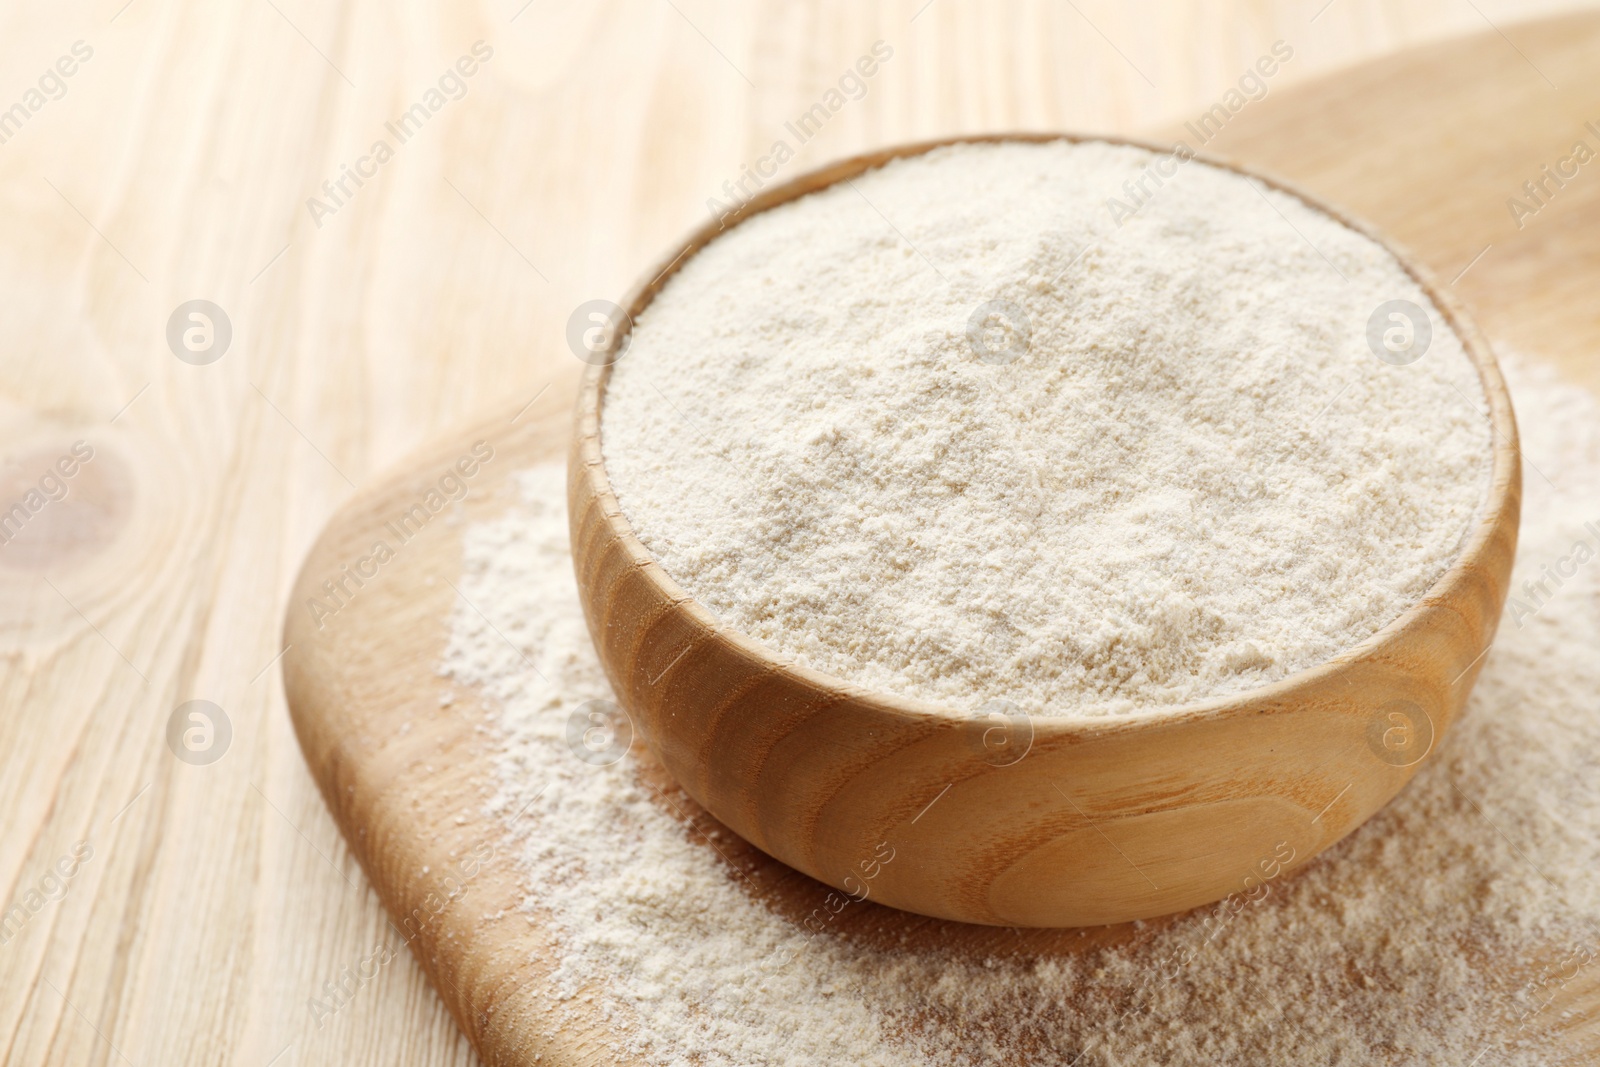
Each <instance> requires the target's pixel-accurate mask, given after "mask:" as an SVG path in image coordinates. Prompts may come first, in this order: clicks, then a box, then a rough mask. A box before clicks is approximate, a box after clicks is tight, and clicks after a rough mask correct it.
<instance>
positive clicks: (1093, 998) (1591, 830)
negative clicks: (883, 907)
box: [444, 363, 1600, 1067]
mask: <svg viewBox="0 0 1600 1067" xmlns="http://www.w3.org/2000/svg"><path fill="white" fill-rule="evenodd" d="M1507 371H1508V373H1510V375H1511V378H1512V385H1513V392H1514V395H1515V397H1516V399H1517V403H1518V407H1519V411H1520V413H1521V416H1522V425H1523V427H1524V433H1525V437H1524V451H1525V454H1526V456H1527V458H1528V460H1529V462H1530V463H1531V464H1534V465H1536V466H1537V470H1538V471H1541V472H1543V474H1539V473H1535V471H1534V470H1533V469H1532V468H1531V467H1530V469H1529V470H1528V471H1527V477H1526V479H1525V484H1526V502H1525V510H1524V520H1523V526H1522V538H1521V547H1520V550H1519V557H1518V562H1517V572H1516V577H1515V583H1516V590H1521V588H1522V583H1523V582H1524V581H1525V580H1528V579H1533V580H1537V579H1538V578H1539V577H1540V576H1541V573H1542V571H1541V568H1542V567H1546V566H1549V567H1552V568H1554V567H1555V565H1556V564H1557V562H1558V561H1560V560H1562V559H1563V558H1565V559H1567V560H1569V561H1571V560H1573V559H1575V558H1577V557H1578V556H1582V557H1583V560H1582V562H1580V563H1578V565H1577V569H1576V573H1575V574H1574V575H1573V576H1572V577H1570V578H1566V579H1564V580H1563V582H1562V584H1561V586H1560V587H1559V588H1558V589H1554V590H1553V595H1551V596H1549V597H1548V598H1542V599H1543V600H1544V602H1543V604H1542V606H1540V607H1538V610H1536V611H1531V612H1527V611H1521V610H1516V612H1515V617H1513V614H1512V612H1509V611H1508V613H1507V616H1506V618H1505V619H1504V620H1503V622H1502V625H1501V632H1500V636H1499V639H1498V641H1497V643H1496V645H1495V646H1494V649H1493V651H1492V652H1491V653H1490V655H1489V657H1488V660H1487V662H1486V666H1485V668H1484V671H1483V675H1482V677H1481V680H1480V681H1479V682H1478V685H1477V687H1476V689H1475V691H1474V693H1473V696H1472V699H1471V702H1470V704H1469V706H1468V709H1467V713H1466V715H1465V716H1464V718H1463V719H1462V720H1461V722H1460V723H1459V725H1458V726H1457V727H1456V728H1455V729H1454V730H1453V731H1452V733H1451V734H1450V735H1449V736H1448V737H1447V738H1446V739H1445V740H1444V742H1443V743H1442V745H1441V747H1440V748H1439V750H1437V751H1436V752H1434V753H1433V754H1432V755H1430V756H1429V757H1428V759H1427V762H1426V763H1425V764H1424V766H1423V767H1422V768H1421V770H1420V772H1419V773H1418V775H1417V777H1416V778H1415V780H1414V781H1413V782H1412V783H1411V785H1409V786H1408V787H1407V788H1406V789H1405V790H1404V791H1403V792H1402V793H1401V795H1400V796H1399V797H1398V798H1397V799H1396V800H1395V802H1394V803H1392V804H1391V805H1389V806H1388V807H1387V808H1386V809H1384V811H1383V812H1381V813H1380V814H1379V815H1378V816H1377V817H1376V818H1374V819H1373V820H1372V821H1371V822H1369V823H1368V824H1367V825H1366V826H1364V827H1362V828H1361V829H1359V830H1358V831H1356V832H1355V833H1354V834H1353V835H1351V837H1349V838H1348V839H1347V840H1346V841H1344V842H1343V843H1341V844H1340V845H1338V846H1336V847H1335V848H1333V849H1332V850H1330V851H1329V852H1328V853H1325V854H1324V855H1323V856H1321V857H1318V858H1317V859H1316V860H1314V861H1311V862H1310V863H1309V864H1307V865H1306V866H1305V867H1304V868H1303V869H1301V868H1298V867H1297V868H1295V869H1293V870H1291V872H1290V873H1289V874H1288V875H1285V876H1280V877H1279V878H1277V879H1276V880H1275V881H1273V882H1269V883H1268V886H1269V888H1270V892H1269V893H1268V895H1267V896H1266V897H1265V898H1264V899H1261V900H1259V901H1258V902H1252V901H1244V902H1243V903H1242V906H1241V903H1240V901H1239V899H1238V898H1235V900H1234V903H1233V905H1230V907H1229V910H1228V912H1227V914H1228V915H1229V916H1231V917H1230V918H1229V919H1228V920H1227V921H1225V922H1221V923H1219V922H1217V921H1216V920H1215V917H1214V913H1213V911H1212V909H1202V910H1200V911H1197V912H1191V913H1188V914H1186V915H1184V916H1182V917H1180V918H1178V919H1177V920H1175V921H1173V922H1171V923H1170V924H1167V923H1151V924H1146V925H1144V926H1143V928H1142V929H1140V930H1138V931H1137V932H1136V933H1135V934H1134V937H1133V940H1132V942H1131V943H1130V944H1127V945H1124V946H1122V947H1118V948H1101V949H1083V950H1080V951H1078V952H1073V953H1066V952H1062V951H1060V950H1059V948H1058V949H1057V950H1053V951H1051V950H1046V949H1045V948H1044V947H1041V946H1043V945H1044V943H1045V942H1051V943H1054V944H1057V945H1058V946H1059V944H1060V942H1061V941H1062V940H1064V939H1067V938H1072V937H1075V936H1076V935H1075V934H1071V933H1068V934H1065V935H1063V934H1048V933H1047V934H1040V933H1032V934H1030V933H1026V932H1024V933H1023V934H1021V935H1012V934H1010V933H1009V932H1006V931H999V932H997V934H996V937H997V940H996V941H994V942H993V943H994V944H997V945H999V946H1001V948H1002V949H1004V952H1000V951H997V952H996V953H995V954H994V956H993V958H978V957H974V956H973V955H963V954H958V953H956V952H953V951H950V950H948V949H940V948H937V947H935V948H926V947H921V948H912V947H904V948H899V949H887V948H882V947H872V946H871V945H869V944H867V943H866V942H865V941H863V940H862V939H861V937H860V936H859V926H852V925H851V922H852V921H853V919H861V918H864V917H870V915H871V913H872V911H873V910H874V909H875V907H876V906H875V905H872V904H851V905H848V907H847V909H846V912H845V914H844V915H841V916H840V917H839V918H838V920H836V921H832V922H830V923H829V924H826V925H825V926H824V929H823V932H822V933H821V934H820V935H818V936H815V937H810V936H809V935H808V934H807V932H806V931H805V930H804V929H802V928H801V927H800V926H799V925H797V922H796V919H795V918H793V917H789V916H787V915H786V914H779V913H778V912H776V911H775V910H773V909H772V908H771V907H769V906H768V905H767V904H766V903H764V902H763V901H764V899H765V898H764V897H762V898H758V897H757V896H756V895H754V894H752V893H751V892H750V891H749V890H748V888H747V887H748V885H749V881H748V879H750V878H751V877H757V878H761V877H765V878H768V879H770V877H771V874H772V869H773V868H774V867H775V866H776V865H772V864H768V865H765V874H763V873H762V871H761V870H755V871H754V872H753V873H752V872H751V870H748V869H746V868H748V867H749V865H748V864H743V865H741V867H740V869H735V868H734V867H733V866H730V864H729V863H728V862H727V861H725V860H724V858H723V856H724V854H727V855H733V856H738V855H741V854H742V853H740V852H739V850H738V849H737V848H736V847H735V844H734V842H733V841H732V839H731V835H730V836H729V837H726V838H724V839H723V840H722V841H720V842H714V841H708V840H707V839H706V838H705V837H704V836H702V835H701V833H700V832H699V831H697V830H695V829H692V828H691V827H690V826H689V825H687V824H686V822H685V820H684V817H683V816H684V813H686V812H689V811H696V812H698V809H696V808H694V805H693V804H692V802H690V801H689V800H688V799H687V798H685V797H684V796H683V795H682V794H681V793H677V792H675V791H674V792H668V793H665V794H658V792H657V789H656V787H655V786H653V785H651V784H650V782H651V780H652V778H654V779H656V780H659V778H660V773H661V772H660V769H659V767H658V766H657V765H656V764H655V763H654V761H653V760H652V759H651V758H650V757H649V756H648V754H647V753H646V752H645V750H644V749H643V747H642V745H641V744H639V743H638V742H637V741H636V742H635V744H634V748H633V750H632V751H631V752H630V753H629V754H628V755H627V756H625V757H624V758H622V759H621V760H620V762H617V763H615V764H614V765H612V766H607V767H595V766H590V765H588V764H587V763H585V762H583V761H582V760H580V759H578V758H577V757H576V756H575V755H574V753H573V751H572V750H571V749H570V748H569V747H568V744H567V740H566V731H567V721H568V717H569V715H570V714H571V713H572V711H573V710H574V709H576V708H577V707H579V706H580V705H581V704H583V703H584V702H585V701H587V700H591V699H606V698H609V697H610V696H611V694H610V691H609V689H608V687H607V685H606V682H605V680H604V677H603V675H602V673H601V670H600V667H599V665H598V663H597V661H596V659H595V656H594V653H593V651H592V646H591V644H590V642H589V638H588V634H587V631H586V629H585V626H584V622H583V618H582V613H581V610H580V608H579V605H578V601H577V593H576V589H575V587H574V582H573V577H572V564H571V559H570V557H569V555H568V548H567V526H566V518H565V514H564V511H565V506H564V500H565V488H564V473H563V467H562V465H560V464H555V463H552V464H550V465H547V466H542V467H538V468H535V469H533V470H530V471H528V472H526V473H525V474H524V475H523V476H522V495H523V501H522V503H521V505H520V506H519V507H517V508H516V509H514V510H513V511H511V512H510V513H509V514H507V515H506V516H505V517H503V518H501V519H499V520H497V521H494V522H490V523H485V524H482V525H479V526H476V527H473V528H472V529H471V530H469V532H468V535H467V538H466V552H465V564H466V565H465V575H464V576H463V578H462V592H463V593H464V594H465V599H466V600H469V601H470V602H471V603H472V604H474V605H476V606H477V607H479V608H482V609H483V611H484V612H486V613H487V615H488V617H489V618H490V619H492V620H493V622H494V626H496V627H498V631H496V630H494V629H491V628H490V626H489V625H488V624H487V623H486V622H485V620H484V619H483V618H482V617H480V616H479V615H478V614H477V612H476V611H475V610H472V609H468V608H466V607H462V608H460V609H459V610H458V611H457V613H456V615H455V616H454V618H453V622H452V625H453V632H452V637H451V639H450V644H449V649H448V653H447V662H446V665H445V667H444V670H445V673H447V674H448V675H449V676H451V677H452V678H453V679H455V680H456V681H457V682H458V683H459V684H461V685H464V686H470V687H472V688H474V689H476V690H478V691H479V692H481V693H482V694H483V696H484V699H485V702H486V704H487V706H489V707H490V708H491V709H492V710H491V718H492V728H493V730H494V732H495V734H496V735H497V736H498V738H499V741H498V749H497V751H498V755H497V757H496V762H497V772H498V794H497V796H496V797H495V798H494V800H493V802H492V805H491V810H492V812H493V814H494V815H495V816H496V817H498V818H500V819H501V820H505V821H511V817H512V816H513V815H514V814H515V813H517V812H518V811H519V810H520V809H522V808H523V806H524V805H528V807H527V810H526V811H525V812H524V813H523V814H521V816H520V817H519V818H517V819H516V820H515V821H514V823H513V832H514V833H515V834H517V835H518V841H519V845H518V846H517V856H518V861H519V863H520V864H521V866H522V869H523V871H524V873H525V877H526V887H527V898H526V903H525V911H526V914H527V917H528V919H529V921H530V923H534V924H537V925H539V926H540V927H543V928H545V929H546V930H548V931H550V932H552V933H553V934H554V936H555V938H556V940H557V941H558V943H559V946H560V949H559V965H558V966H557V968H556V971H555V974H554V976H553V977H552V979H551V980H550V988H549V990H548V991H547V995H548V996H549V997H550V998H551V1000H552V1002H553V1004H554V1008H553V1010H552V1014H551V1017H550V1020H549V1025H550V1027H551V1028H552V1029H553V1030H555V1029H560V1028H563V1027H568V1026H581V1027H585V1028H589V1027H593V1026H594V1025H595V1024H596V1023H597V1021H600V1020H603V1025H604V1027H605V1029H606V1031H608V1032H609V1033H610V1034H612V1035H613V1036H614V1041H615V1051H616V1052H618V1053H620V1054H626V1055H628V1056H631V1057H634V1058H637V1059H638V1060H639V1061H641V1062H644V1063H650V1064H661V1065H666V1064H671V1065H689V1064H694V1065H702V1067H722V1065H736V1064H737V1065H752V1064H781V1065H784V1067H832V1065H835V1064H845V1063H848V1064H867V1065H871V1064H938V1065H968V1064H973V1065H976V1064H984V1063H994V1062H997V1061H998V1060H999V1050H1017V1049H1026V1050H1028V1055H1027V1056H1026V1057H1025V1059H1021V1060H1018V1062H1029V1063H1035V1064H1062V1065H1066V1064H1077V1065H1081V1067H1133V1065H1144V1064H1191V1063H1214V1064H1285V1065H1288V1064H1308V1065H1310V1064H1315V1065H1318V1067H1326V1065H1349V1067H1357V1065H1359V1067H1371V1065H1376V1064H1405V1065H1413V1064H1416V1065H1420V1064H1447V1065H1457V1067H1467V1065H1468V1064H1474V1063H1476V1064H1478V1065H1480V1067H1482V1065H1487V1064H1495V1065H1497V1067H1502V1065H1508V1064H1509V1065H1518V1067H1520V1065H1527V1064H1537V1063H1545V1062H1548V1059H1547V1057H1546V1056H1544V1055H1543V1054H1541V1051H1540V1048H1539V1047H1538V1045H1537V1044H1536V1043H1535V1042H1534V1040H1533V1038H1532V1036H1531V1035H1533V1034H1535V1033H1536V1032H1537V1031H1538V1029H1539V1028H1540V1027H1542V1026H1544V1025H1546V1024H1548V1023H1551V1022H1554V1021H1556V1020H1558V1019H1559V1017H1560V1015H1561V1013H1562V1010H1563V1009H1562V1006H1561V1004H1560V1003H1559V1002H1558V1003H1556V1004H1554V1005H1550V1006H1543V1005H1545V1003H1546V1002H1547V1001H1548V1000H1549V999H1550V998H1551V996H1552V995H1553V994H1555V993H1558V992H1561V991H1562V987H1563V985H1564V984H1565V983H1567V982H1568V981H1569V980H1570V985H1567V986H1566V992H1569V993H1570V992H1571V991H1572V990H1573V989H1576V988H1577V987H1578V986H1580V985H1582V984H1584V983H1588V984H1590V985H1591V987H1592V986H1593V984H1594V983H1595V982H1596V981H1597V975H1600V960H1597V958H1596V952H1597V948H1600V940H1597V931H1600V925H1597V924H1600V882H1597V880H1596V879H1595V877H1594V872H1595V871H1596V870H1600V780H1597V778H1596V776H1595V774H1594V772H1593V767H1594V762H1595V758H1596V755H1597V754H1600V708H1597V706H1596V701H1595V694H1596V693H1597V692H1600V657H1596V656H1595V655H1594V650H1595V649H1596V648H1597V647H1600V560H1596V559H1595V558H1594V552H1595V549H1596V548H1597V547H1600V546H1597V541H1600V538H1597V537H1596V535H1595V534H1594V533H1593V532H1591V531H1589V530H1586V529H1585V527H1584V523H1586V522H1595V523H1596V524H1597V525H1600V408H1597V406H1596V405H1595V404H1594V403H1593V402H1592V401H1591V400H1590V399H1589V398H1588V397H1587V396H1586V395H1583V394H1579V393H1578V392H1576V391H1575V390H1573V389H1572V388H1571V387H1570V386H1564V385H1561V384H1559V383H1558V382H1557V381H1555V380H1554V378H1553V377H1552V376H1550V375H1549V374H1548V372H1545V371H1543V370H1541V369H1539V368H1532V369H1527V368H1525V367H1524V366H1523V365H1522V364H1519V363H1512V364H1510V365H1509V366H1508V367H1507ZM1545 476H1548V477H1549V478H1550V479H1551V480H1552V481H1553V482H1554V483H1555V485H1556V486H1559V490H1557V489H1555V488H1553V487H1552V485H1551V484H1550V483H1547V482H1546V481H1545ZM1579 541H1584V542H1585V543H1586V544H1587V545H1588V549H1587V550H1586V551H1585V552H1579V553H1574V546H1575V545H1576V544H1577V543H1578V542H1579ZM1561 569H1563V570H1567V569H1571V565H1570V563H1568V564H1562V566H1561ZM1518 595H1519V596H1520V597H1521V598H1522V601H1523V603H1524V605H1525V606H1527V607H1529V608H1531V607H1533V602H1532V601H1531V600H1530V599H1528V597H1527V596H1526V594H1525V593H1521V592H1519V593H1518ZM1519 623H1520V625H1519ZM502 632H503V633H504V634H505V635H506V637H507V638H509V640H510V641H511V642H512V643H514V644H515V645H516V648H515V649H513V648H511V647H508V645H507V643H506V641H504V640H502V638H501V636H500V633H502ZM524 656H525V657H526V659H524V658H523V657H524ZM530 664H531V665H532V667H536V668H537V672H538V673H535V671H534V670H533V669H531V668H530ZM541 675H542V677H541ZM540 790H543V792H540ZM536 795H537V799H535V796H536ZM530 802H531V803H530ZM701 819H702V820H703V819H704V816H701ZM702 825H704V823H703V822H702ZM724 834H726V831H724ZM713 844H716V846H717V847H716V848H713V847H712V845H713ZM1135 858H1137V857H1135ZM808 891H809V892H812V893H813V895H814V898H815V899H814V900H811V899H810V898H809V897H807V898H806V902H805V903H804V908H803V909H802V911H801V914H800V917H801V918H803V917H804V914H805V912H807V911H809V910H810V909H811V908H813V907H822V906H824V901H825V900H827V899H828V890H827V888H826V887H824V886H821V885H817V884H807V885H806V886H803V887H802V890H801V893H802V896H804V895H805V893H806V892H808ZM878 914H879V915H880V916H882V917H889V916H891V915H892V914H893V913H889V912H887V911H879V912H878ZM907 925H908V926H909V925H911V921H910V920H908V921H907ZM930 929H931V930H935V931H936V930H938V929H940V925H939V924H934V926H933V927H931V928H924V929H923V930H922V935H921V938H920V940H918V941H914V942H909V943H908V945H909V944H921V945H924V946H925V945H927V944H929V943H930V942H936V941H937V940H938V939H937V936H933V937H930V936H929V930H930ZM852 930H855V931H857V932H856V933H854V934H852V933H851V932H850V931H852ZM1083 944H1085V945H1087V944H1088V942H1084V943H1083ZM982 955H983V954H979V957H981V956H982ZM1574 976H1575V977H1574ZM1589 1003H1590V1004H1591V1005H1592V1004H1593V1003H1594V995H1593V994H1591V996H1590V999H1589ZM1524 1021H1526V1022H1527V1026H1526V1027H1525V1028H1524V1027H1523V1025H1522V1024H1523V1022H1524ZM1480 1055H1481V1056H1482V1058H1481V1059H1475V1057H1479V1056H1480Z"/></svg>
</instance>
